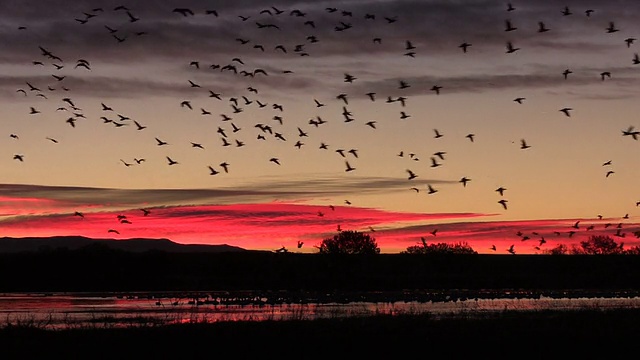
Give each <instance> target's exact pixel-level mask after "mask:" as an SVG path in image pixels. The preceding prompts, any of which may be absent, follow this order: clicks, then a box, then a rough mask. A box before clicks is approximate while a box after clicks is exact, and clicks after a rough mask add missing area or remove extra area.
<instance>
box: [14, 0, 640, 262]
mask: <svg viewBox="0 0 640 360" xmlns="http://www.w3.org/2000/svg"><path fill="white" fill-rule="evenodd" d="M559 10H560V11H559V12H560V14H559V16H576V15H575V14H577V13H575V14H574V12H573V10H572V9H570V8H569V7H564V8H560V9H559ZM108 11H112V12H114V13H116V14H118V16H120V19H121V21H122V25H123V26H122V28H125V26H124V25H125V24H138V22H144V18H143V17H142V16H138V14H137V13H136V12H135V11H133V10H131V9H130V8H129V7H127V6H117V7H115V8H113V9H103V8H94V9H92V10H91V11H87V12H84V13H83V16H79V17H75V18H74V21H75V22H77V23H78V26H93V24H94V23H95V22H96V21H97V20H99V19H100V17H101V16H103V14H104V13H106V12H108ZM324 11H326V12H327V13H329V14H334V15H335V16H336V21H335V26H334V27H333V31H335V32H347V31H349V30H350V29H352V28H353V27H356V26H359V25H360V24H358V23H354V20H355V19H356V18H357V17H360V18H362V19H363V20H364V21H366V22H377V21H382V22H383V24H377V25H375V26H396V22H398V23H400V24H401V23H402V19H400V18H399V17H397V16H384V17H378V16H376V15H375V14H372V13H366V14H354V13H352V12H351V11H348V10H341V9H338V8H336V7H326V8H324ZM505 11H506V14H505V21H504V24H505V25H504V31H505V32H507V33H512V32H516V31H518V26H517V24H515V23H514V22H513V21H512V20H510V19H509V14H510V13H511V12H513V11H517V10H516V8H515V7H514V6H513V5H512V4H510V3H509V4H507V7H506V9H505ZM172 12H173V13H175V14H176V16H178V17H182V18H189V17H194V16H201V15H204V16H210V17H213V18H218V17H220V16H223V15H224V14H222V13H219V12H218V11H217V10H204V11H196V10H193V9H190V8H175V9H173V10H172ZM583 14H584V16H587V17H592V16H595V14H596V11H595V10H593V9H586V10H584V11H583ZM276 17H278V19H283V17H289V18H300V19H302V20H301V22H302V27H303V28H304V29H305V31H306V30H308V31H310V32H313V30H314V29H316V27H317V26H320V25H319V24H318V23H317V22H316V21H314V20H313V19H311V17H312V16H311V15H310V14H309V13H308V12H304V11H302V10H300V9H286V10H285V9H280V8H278V7H275V6H271V7H268V8H265V9H262V10H261V11H259V13H257V14H246V15H238V16H237V21H239V22H240V23H241V24H244V23H247V24H249V25H248V26H256V27H257V28H258V29H265V30H264V31H280V30H281V26H282V24H283V22H284V21H278V22H270V21H269V20H268V19H270V18H276ZM100 25H102V27H103V28H104V29H105V33H107V34H108V35H110V36H111V37H112V38H113V39H114V41H115V44H116V45H117V44H118V43H124V42H130V41H134V40H135V37H139V36H143V35H145V36H153V34H152V33H151V32H148V31H146V30H144V31H143V30H136V29H135V28H134V29H133V30H131V29H130V28H128V29H130V30H128V32H127V33H123V32H124V30H121V29H119V28H117V27H115V26H113V25H106V24H100V23H99V24H98V25H96V26H100ZM18 29H19V30H20V31H28V30H29V28H28V27H27V26H20V27H19V28H18ZM603 30H604V31H605V32H606V33H617V32H618V31H619V29H618V28H617V27H616V24H615V23H614V22H609V23H608V26H607V27H606V28H604V29H603ZM79 31H80V30H79ZM549 31H553V29H550V28H549V27H547V25H546V24H545V23H544V22H542V21H540V22H538V28H537V32H539V33H546V32H549ZM268 36H269V35H266V37H268ZM319 41H320V39H319V38H318V36H316V35H308V36H306V38H305V41H304V42H300V43H298V44H295V45H288V44H278V45H276V46H274V47H273V48H272V49H271V51H274V52H277V53H280V54H283V55H285V54H287V55H291V56H299V57H305V56H311V54H312V49H311V48H312V47H313V46H314V44H315V43H318V42H319ZM634 41H635V38H633V37H627V38H625V39H624V43H625V44H626V46H627V47H631V46H632V45H633V43H634ZM235 42H237V44H238V46H243V47H250V48H252V49H255V51H259V52H261V53H262V52H265V51H267V48H265V45H264V44H261V43H260V42H259V41H256V40H255V39H249V38H243V37H237V38H235ZM371 42H372V43H373V44H376V45H380V46H382V44H383V39H382V38H380V37H373V38H372V39H371ZM403 45H404V52H403V53H402V54H399V55H402V56H405V57H408V58H415V57H416V56H417V55H418V54H417V46H416V45H415V43H414V42H413V41H411V40H406V41H404V44H403ZM458 47H459V48H460V51H461V52H462V53H463V54H468V55H467V56H472V54H471V53H472V52H473V44H471V43H468V42H466V41H464V42H461V43H460V44H459V45H458ZM37 49H38V50H39V55H40V59H38V60H34V61H33V65H34V66H39V67H45V66H51V67H52V68H53V69H54V72H53V73H52V74H51V78H52V79H53V80H51V81H52V83H50V84H46V85H40V84H32V83H31V82H29V81H26V82H25V85H26V87H22V88H19V89H17V90H16V93H18V94H21V95H22V96H31V95H32V94H34V95H35V96H38V97H41V98H44V99H48V96H47V95H49V96H50V95H51V94H53V93H62V94H63V95H62V96H61V97H60V106H59V107H58V108H57V109H56V111H59V112H64V113H65V114H67V115H65V120H64V121H65V123H66V124H67V126H69V128H71V129H72V128H75V127H76V126H79V125H78V122H79V121H82V119H86V116H85V114H84V112H83V110H82V108H81V107H80V106H78V105H77V104H76V103H75V101H74V100H73V98H72V96H71V95H69V94H73V90H72V89H69V88H68V87H66V86H65V80H66V79H67V78H68V77H69V75H60V74H61V72H60V71H61V70H62V69H63V68H65V69H67V68H69V67H73V71H74V72H78V71H85V72H86V71H91V70H92V64H91V63H90V62H89V61H88V60H86V59H82V58H81V59H77V60H75V63H74V64H72V65H70V64H68V63H67V62H66V61H65V60H63V59H62V58H61V57H60V56H58V55H57V53H56V51H55V49H52V48H49V47H48V46H46V45H38V47H37ZM519 50H520V48H519V47H517V45H516V44H515V43H514V41H508V42H507V43H506V45H505V52H506V53H507V54H513V53H515V52H517V51H519ZM631 64H632V65H637V64H640V59H639V58H638V54H633V58H632V61H631ZM184 65H185V66H186V64H184ZM188 66H189V68H190V70H191V71H217V72H219V73H228V74H231V76H235V77H241V78H244V79H246V81H247V86H246V87H245V92H243V93H239V94H235V95H233V96H223V94H221V93H218V92H215V91H213V90H210V89H207V88H206V87H205V85H203V84H200V83H199V82H198V81H196V80H193V79H187V80H186V81H185V87H188V88H189V89H190V90H192V91H197V92H201V93H198V94H197V95H196V96H195V97H200V96H206V97H208V98H209V99H210V100H213V101H216V102H218V103H219V104H221V105H222V106H225V107H226V106H228V109H229V111H228V112H224V113H221V114H220V125H219V126H218V127H217V130H216V134H217V135H218V136H219V141H220V145H221V146H223V147H243V146H249V144H247V142H246V140H242V139H241V138H240V137H239V136H238V137H236V136H237V135H239V133H241V132H242V131H244V132H246V131H245V130H244V129H243V127H242V126H240V125H239V122H238V121H237V120H238V117H239V116H241V115H240V114H241V113H243V112H244V111H245V108H247V107H250V106H251V107H256V109H266V110H270V111H271V112H272V115H273V116H272V118H271V121H272V123H271V124H269V123H266V122H260V123H256V124H255V125H254V126H253V128H254V129H255V130H256V131H257V135H256V140H258V141H281V142H287V141H289V140H290V138H292V137H293V138H295V142H294V143H293V145H292V146H293V147H294V148H295V149H298V150H300V149H301V148H303V147H306V146H307V144H306V139H308V138H310V136H311V135H310V131H309V130H305V129H304V128H303V126H296V131H295V132H294V133H293V134H290V133H287V131H286V129H285V128H284V122H285V119H284V117H283V116H284V105H283V104H279V103H271V104H269V103H268V102H267V101H265V100H263V99H261V98H260V97H259V94H261V91H260V90H259V89H258V88H257V87H254V86H252V85H251V80H252V79H255V78H258V77H273V76H295V74H294V71H292V70H286V69H285V70H273V69H267V68H261V67H253V68H251V67H248V66H247V65H246V64H245V60H243V59H242V58H241V57H233V58H232V59H231V60H230V61H229V62H228V63H216V64H210V65H208V66H205V65H204V64H203V62H202V61H200V60H191V61H189V62H188ZM572 74H573V71H572V70H571V69H566V70H565V71H564V72H562V73H560V74H558V76H559V77H563V78H564V79H565V80H567V81H569V80H570V78H571V75H572ZM72 76H82V75H81V74H80V75H78V74H77V73H74V74H73V75H72ZM611 76H612V75H611V72H609V71H603V72H601V73H600V78H601V80H602V81H605V80H607V79H609V78H611ZM342 81H343V82H344V83H347V84H352V83H355V82H358V81H359V79H358V76H357V75H356V74H354V73H350V72H345V73H344V77H343V79H342ZM45 86H46V87H45ZM411 86H412V85H411V84H409V83H408V81H406V80H400V81H399V82H398V84H397V89H398V90H403V89H407V88H409V87H411ZM429 90H430V91H431V92H432V94H434V95H444V94H446V84H445V85H440V84H433V85H432V86H431V87H430V88H429ZM361 96H364V98H365V99H368V101H371V102H380V100H383V101H384V102H385V103H389V104H399V106H400V110H399V116H398V118H399V119H400V120H406V119H409V118H410V117H411V114H410V113H409V111H408V110H407V107H406V104H407V100H408V99H407V97H406V96H384V97H383V96H381V95H379V94H377V93H375V92H368V93H366V94H358V95H357V97H361ZM350 100H351V97H350V95H349V94H347V93H340V94H337V95H336V96H335V101H336V102H337V103H338V104H339V105H340V107H341V109H342V111H341V113H340V115H341V119H342V120H343V121H344V122H345V123H350V122H353V121H355V120H356V119H355V117H354V116H353V113H352V111H351V110H350V109H349V105H350V103H349V101H350ZM525 100H526V98H525V97H522V96H520V97H516V98H515V99H513V101H514V102H516V103H518V104H523V103H524V102H525ZM312 104H313V105H314V106H315V107H316V108H323V107H325V106H327V104H326V103H325V102H323V101H321V100H319V99H315V98H314V99H312ZM176 106H179V107H180V108H181V109H182V110H184V111H190V112H196V113H199V114H200V115H202V116H213V113H212V111H211V110H209V109H207V108H205V107H204V106H203V107H201V106H198V105H196V100H195V99H193V98H189V99H182V100H180V101H179V102H178V103H177V104H176ZM100 111H102V112H103V114H104V115H102V116H100V120H101V121H102V122H103V123H104V124H108V125H112V126H115V127H118V128H119V127H133V129H135V131H149V130H147V129H148V128H149V127H150V126H148V125H144V124H142V122H141V121H138V120H134V119H132V118H130V117H129V116H126V115H124V114H122V113H119V112H118V111H116V110H114V108H113V107H111V106H109V105H107V104H106V103H105V102H102V103H101V109H100ZM558 111H559V112H560V113H562V114H563V115H564V116H566V117H571V116H572V111H573V109H572V108H570V107H563V108H561V109H559V110H558ZM28 114H29V115H33V116H42V111H41V110H39V108H38V107H37V106H30V107H29V110H28ZM327 122H328V120H324V119H323V118H322V117H320V116H315V117H314V118H311V119H310V120H309V121H308V126H309V127H310V129H313V128H318V127H320V126H323V125H324V124H326V123H327ZM364 125H366V126H367V127H369V128H371V129H372V130H375V129H377V126H378V125H377V122H376V121H373V120H370V121H368V122H366V123H364ZM622 135H623V136H624V137H627V136H628V137H631V138H632V139H633V140H638V137H639V136H640V131H639V130H636V129H635V128H634V126H629V127H628V128H626V129H623V130H622ZM10 137H11V138H12V139H14V140H19V138H20V137H19V135H18V134H16V133H11V134H10ZM433 137H434V138H435V139H439V138H441V137H443V134H442V133H441V132H440V131H439V130H438V129H433ZM465 138H466V139H467V140H468V141H469V142H470V143H474V141H475V138H476V135H475V134H473V133H468V134H466V135H465ZM46 140H48V141H50V142H52V143H56V144H57V143H58V142H59V141H58V140H57V139H55V138H53V137H46ZM152 145H154V146H156V147H159V148H166V147H169V146H170V145H171V143H170V142H169V141H167V140H166V139H161V138H160V137H157V136H156V137H154V141H153V143H152ZM190 145H191V147H192V148H194V149H200V150H204V149H205V145H204V144H202V143H199V142H191V144H190ZM531 147H532V146H531V145H530V144H529V143H528V142H527V140H526V139H521V140H520V149H521V150H527V149H530V148H531ZM319 149H321V150H329V145H328V144H326V143H324V142H321V143H320V145H319ZM334 152H335V153H336V154H338V155H339V156H340V158H341V159H342V161H343V162H344V171H345V172H347V173H351V172H354V171H356V166H355V164H356V161H357V160H356V159H358V149H355V148H352V149H347V148H338V149H335V150H334ZM405 155H406V156H408V157H409V158H411V159H412V160H416V161H417V160H419V159H418V156H417V155H416V154H415V153H407V154H405V152H404V151H401V152H399V153H397V156H399V157H405ZM445 155H446V152H444V151H438V152H434V153H433V154H432V155H431V156H430V159H429V160H430V167H432V168H435V167H439V166H442V165H443V162H444V160H445ZM13 159H14V160H16V161H19V162H24V161H26V156H25V155H24V154H20V153H18V154H14V155H13ZM165 159H166V164H167V165H169V166H175V165H179V164H180V161H179V160H178V159H175V158H174V157H171V156H165ZM119 161H120V162H121V163H122V164H124V166H125V167H130V166H136V165H141V164H142V163H143V162H145V161H146V159H145V158H144V157H135V158H133V160H125V159H119ZM268 161H269V162H271V163H273V164H274V165H276V166H280V165H282V160H281V159H280V158H278V157H275V156H271V157H269V158H268ZM609 165H611V162H610V161H609V162H608V163H605V164H603V166H609ZM206 169H207V171H208V174H209V175H211V176H214V175H218V174H223V173H229V172H230V171H231V165H230V164H229V163H228V162H226V161H223V162H220V163H219V164H217V165H212V164H208V165H206ZM406 173H407V179H408V180H409V181H411V180H413V179H416V178H418V177H419V175H418V174H417V173H416V172H415V171H413V170H411V169H406ZM613 174H614V171H613V170H608V171H607V172H606V175H605V176H606V177H609V176H611V175H613ZM471 181H472V179H471V178H470V177H467V176H464V177H462V178H460V179H459V183H461V185H462V186H463V187H467V186H468V185H469V183H470V182H471ZM409 188H410V189H411V190H412V191H415V192H420V191H422V189H420V188H419V187H417V186H410V187H409ZM506 190H507V189H506V188H505V187H502V186H501V187H499V188H497V189H495V192H497V193H498V195H499V199H498V200H496V202H497V204H498V206H500V208H501V209H503V210H507V209H508V206H507V204H508V200H507V199H506V198H504V195H505V191H506ZM425 191H426V193H427V194H429V195H431V194H435V193H437V192H438V189H436V188H435V187H434V185H432V184H427V187H426V189H425ZM345 203H346V204H350V202H349V201H348V200H345ZM638 205H640V203H637V204H636V206H638ZM331 209H332V210H335V207H334V206H331ZM140 210H141V211H142V214H143V215H144V216H147V215H149V214H150V210H149V209H140ZM75 215H76V216H78V217H80V218H83V219H84V218H85V215H84V214H82V213H81V212H76V213H75ZM318 215H319V216H323V215H324V213H323V212H319V213H318ZM117 221H118V222H119V223H120V224H130V223H131V222H130V220H129V219H128V218H127V217H126V216H125V215H118V217H117ZM574 228H575V229H577V228H578V224H577V223H576V224H575V225H574ZM620 228H621V227H618V230H617V231H616V235H617V236H624V233H623V232H621V230H620ZM338 229H340V227H339V226H338ZM370 229H371V230H372V231H373V229H372V228H370ZM575 229H572V230H570V231H568V234H569V236H571V235H573V233H575ZM587 230H590V229H589V228H588V229H587ZM108 232H110V233H114V234H119V231H118V230H117V229H115V228H111V229H109V230H108ZM436 232H437V230H434V231H432V232H431V235H432V236H435V235H436ZM556 235H560V232H556ZM635 235H636V236H637V237H640V234H638V233H636V234H635ZM519 236H520V237H521V240H522V241H524V240H527V239H529V237H528V236H526V235H523V234H519ZM423 239H424V238H423ZM544 243H546V240H545V239H544V237H541V239H540V242H539V246H536V247H535V248H536V250H541V249H540V246H542V245H543V244H544ZM300 247H302V242H298V248H300ZM283 249H284V250H283ZM491 250H493V251H497V250H498V249H496V247H495V246H492V247H491ZM278 251H279V252H282V251H286V248H285V247H282V248H281V249H279V250H278ZM505 251H507V252H508V253H511V254H515V249H514V245H511V246H510V247H509V248H508V249H505Z"/></svg>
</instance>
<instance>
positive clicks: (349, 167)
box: [344, 161, 356, 172]
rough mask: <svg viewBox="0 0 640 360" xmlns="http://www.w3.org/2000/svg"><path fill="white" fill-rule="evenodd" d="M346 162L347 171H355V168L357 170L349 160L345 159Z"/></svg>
mask: <svg viewBox="0 0 640 360" xmlns="http://www.w3.org/2000/svg"><path fill="white" fill-rule="evenodd" d="M344 163H345V165H346V169H345V170H344V171H346V172H350V171H353V170H355V169H356V168H354V167H352V166H351V165H350V164H349V162H348V161H345V162H344Z"/></svg>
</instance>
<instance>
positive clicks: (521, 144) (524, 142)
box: [520, 139, 531, 150]
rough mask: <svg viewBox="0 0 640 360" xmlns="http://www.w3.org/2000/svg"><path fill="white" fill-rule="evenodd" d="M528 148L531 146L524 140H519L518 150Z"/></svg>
mask: <svg viewBox="0 0 640 360" xmlns="http://www.w3.org/2000/svg"><path fill="white" fill-rule="evenodd" d="M530 147H531V146H530V145H528V144H527V142H526V140H525V139H520V149H523V150H524V149H528V148H530Z"/></svg>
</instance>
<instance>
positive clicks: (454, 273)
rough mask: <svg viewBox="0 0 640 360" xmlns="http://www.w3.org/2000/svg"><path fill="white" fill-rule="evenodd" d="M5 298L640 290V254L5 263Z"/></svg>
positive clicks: (248, 254)
mask: <svg viewBox="0 0 640 360" xmlns="http://www.w3.org/2000/svg"><path fill="white" fill-rule="evenodd" d="M0 274H3V275H2V276H0V292H62V291H73V292H89V291H91V292H101V291H107V292H115V291H122V292H127V291H129V292H131V291H200V290H201V291H232V290H268V291H273V290H289V291H299V290H304V291H306V290H308V291H337V290H341V291H351V290H355V291H397V290H404V289H410V290H415V289H436V290H450V289H472V290H473V289H559V290H570V289H598V290H620V289H631V290H634V289H635V290H640V287H639V284H640V256H637V255H449V256H442V255H440V256H438V255H409V254H380V255H372V256H358V255H346V256H333V255H320V254H295V253H283V254H278V253H271V252H253V251H245V252H229V253H211V254H206V253H171V252H162V251H147V252H142V253H134V252H125V251H117V250H104V249H96V248H88V249H81V250H55V251H42V252H25V253H16V254H0Z"/></svg>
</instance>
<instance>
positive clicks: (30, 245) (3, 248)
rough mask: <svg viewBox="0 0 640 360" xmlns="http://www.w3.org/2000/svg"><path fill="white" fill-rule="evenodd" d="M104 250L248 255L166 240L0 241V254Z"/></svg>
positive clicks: (58, 238)
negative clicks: (90, 247)
mask: <svg viewBox="0 0 640 360" xmlns="http://www.w3.org/2000/svg"><path fill="white" fill-rule="evenodd" d="M94 245H98V246H105V247H107V248H109V249H113V250H123V251H128V252H146V251H165V252H173V253H187V252H191V253H194V252H195V253H220V252H243V251H249V250H247V249H243V248H241V247H237V246H231V245H228V244H219V245H205V244H180V243H176V242H174V241H172V240H169V239H166V238H128V239H112V238H90V237H85V236H79V235H78V236H76V235H69V236H48V237H0V253H19V252H39V251H51V250H56V249H68V250H78V249H81V248H84V247H87V246H94Z"/></svg>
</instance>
